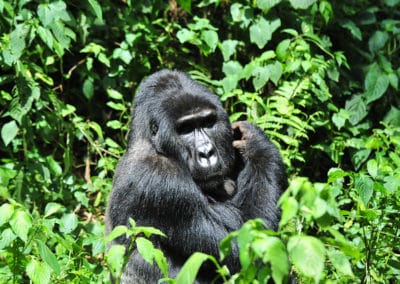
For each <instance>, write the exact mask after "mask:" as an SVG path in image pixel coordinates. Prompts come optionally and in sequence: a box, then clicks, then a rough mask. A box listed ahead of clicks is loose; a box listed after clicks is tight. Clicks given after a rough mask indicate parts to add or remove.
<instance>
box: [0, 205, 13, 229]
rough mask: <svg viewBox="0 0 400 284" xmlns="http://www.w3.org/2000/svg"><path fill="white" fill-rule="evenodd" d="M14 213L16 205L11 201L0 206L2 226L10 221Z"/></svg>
mask: <svg viewBox="0 0 400 284" xmlns="http://www.w3.org/2000/svg"><path fill="white" fill-rule="evenodd" d="M13 213H14V206H12V205H11V204H9V203H4V204H3V205H1V207H0V227H1V226H2V225H3V224H5V223H6V222H8V221H9V220H10V218H11V216H12V214H13Z"/></svg>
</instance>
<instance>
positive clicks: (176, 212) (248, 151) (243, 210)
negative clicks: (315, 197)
mask: <svg viewBox="0 0 400 284" xmlns="http://www.w3.org/2000/svg"><path fill="white" fill-rule="evenodd" d="M128 142H129V143H128V148H127V151H126V153H125V154H124V156H123V157H122V159H121V161H120V162H119V164H118V167H117V169H116V172H115V177H114V184H113V189H112V192H111V194H110V197H109V202H108V208H107V212H106V223H107V231H111V230H112V229H113V228H114V227H115V226H117V225H129V218H132V219H134V220H135V221H136V223H137V225H140V226H152V227H156V228H159V229H161V230H162V231H163V232H164V233H165V234H166V235H167V236H168V237H167V238H161V237H154V238H153V239H152V240H153V242H154V243H155V245H156V246H157V247H159V248H160V249H161V250H162V251H163V252H164V254H165V256H166V257H167V260H168V262H169V269H170V271H169V272H170V276H172V277H175V276H176V275H177V273H178V272H179V270H180V268H181V267H182V265H183V263H184V262H185V260H186V259H187V258H188V257H189V256H190V255H192V254H193V253H194V252H196V251H200V252H204V253H207V254H211V255H214V256H218V248H219V242H220V241H221V240H222V239H223V238H224V237H225V236H226V235H227V234H228V233H229V232H232V231H234V230H238V229H239V228H240V227H241V226H242V224H243V223H244V222H245V221H247V220H249V219H252V218H262V219H263V220H264V221H265V222H266V224H267V225H268V227H269V228H271V229H276V228H277V224H278V222H279V218H280V210H279V209H278V208H277V205H276V204H277V200H278V198H279V197H280V195H281V194H282V192H283V190H284V189H285V188H286V187H287V179H286V175H285V169H284V167H283V164H282V160H281V158H280V155H279V153H278V151H277V149H276V147H275V146H274V145H273V144H272V143H271V142H270V141H269V140H268V138H267V137H266V136H265V135H264V133H263V132H262V131H261V130H260V129H259V128H257V127H256V126H254V125H252V124H250V123H249V122H244V121H242V122H235V123H233V124H232V126H231V124H230V123H229V120H228V115H227V114H226V112H225V111H224V109H223V107H222V105H221V103H220V101H219V100H218V97H217V96H216V95H215V94H213V93H212V92H211V91H210V90H208V89H207V88H205V87H203V86H201V85H200V84H198V83H196V82H195V81H193V80H192V79H190V78H189V77H188V76H186V75H185V74H183V73H181V72H178V71H168V70H163V71H159V72H157V73H155V74H153V75H151V76H150V77H149V78H148V79H147V80H145V81H144V82H143V83H142V84H141V86H140V89H139V92H138V93H137V95H136V97H135V109H134V116H133V120H132V124H131V129H130V135H129V141H128ZM115 242H117V243H123V244H127V243H129V240H127V239H121V238H120V239H118V240H117V241H115ZM130 253H131V257H130V260H129V263H128V264H127V266H126V268H125V272H124V274H123V277H122V282H123V283H146V284H147V283H157V280H158V279H159V278H161V277H162V274H161V272H160V270H159V269H158V267H156V266H151V265H149V264H148V263H146V262H145V261H144V260H143V259H142V257H141V256H140V255H139V254H138V252H137V251H136V250H133V252H130ZM225 264H226V265H227V266H228V267H229V269H230V271H231V272H236V271H238V269H239V260H238V252H237V247H236V246H234V247H233V253H232V254H231V255H230V256H228V257H227V259H226V260H225ZM215 277H216V273H215V271H213V266H212V265H210V264H209V263H208V264H207V263H206V264H204V265H203V267H202V269H201V270H200V273H199V275H198V278H197V281H198V282H199V283H210V282H211V281H212V279H214V278H215Z"/></svg>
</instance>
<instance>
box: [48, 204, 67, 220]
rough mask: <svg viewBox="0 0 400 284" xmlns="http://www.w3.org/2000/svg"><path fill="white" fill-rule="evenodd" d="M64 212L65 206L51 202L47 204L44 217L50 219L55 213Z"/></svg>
mask: <svg viewBox="0 0 400 284" xmlns="http://www.w3.org/2000/svg"><path fill="white" fill-rule="evenodd" d="M62 210H63V206H62V205H61V204H58V203H55V202H49V203H47V204H46V207H45V209H44V217H45V218H46V217H49V216H50V215H53V214H55V213H58V212H61V211H62Z"/></svg>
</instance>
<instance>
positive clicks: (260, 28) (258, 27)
mask: <svg viewBox="0 0 400 284" xmlns="http://www.w3.org/2000/svg"><path fill="white" fill-rule="evenodd" d="M280 26H281V20H280V19H279V18H278V19H275V20H272V21H267V20H266V19H264V18H263V17H260V18H259V19H258V20H257V21H256V23H254V24H253V25H251V26H250V30H249V31H250V41H251V42H252V43H255V44H256V45H257V46H258V48H260V49H262V48H263V47H264V46H265V45H266V44H267V43H268V42H269V41H270V40H271V38H272V34H273V33H274V32H275V31H276V30H277V29H278V28H279V27H280Z"/></svg>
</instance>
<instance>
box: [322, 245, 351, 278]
mask: <svg viewBox="0 0 400 284" xmlns="http://www.w3.org/2000/svg"><path fill="white" fill-rule="evenodd" d="M328 257H329V259H330V261H331V262H332V264H333V266H334V267H335V268H336V270H337V271H338V272H339V273H340V274H341V275H347V276H353V271H352V269H351V264H350V262H349V260H348V259H347V257H346V256H345V255H344V254H343V253H342V252H341V251H338V250H329V251H328Z"/></svg>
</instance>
